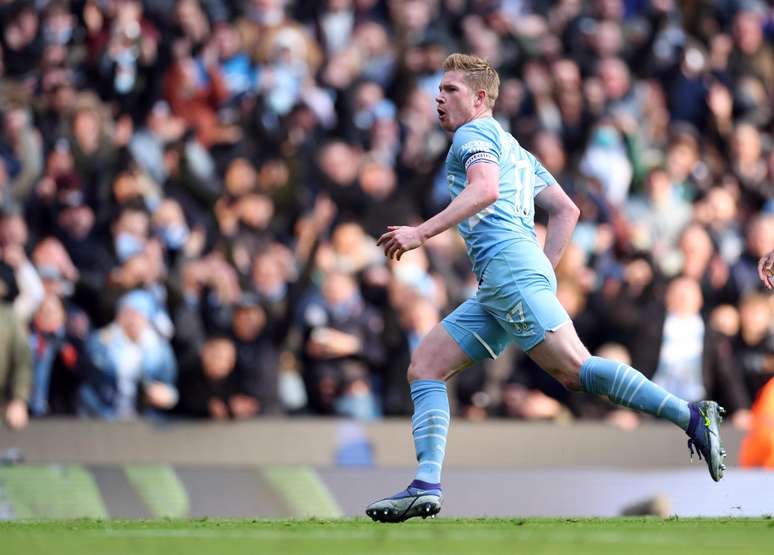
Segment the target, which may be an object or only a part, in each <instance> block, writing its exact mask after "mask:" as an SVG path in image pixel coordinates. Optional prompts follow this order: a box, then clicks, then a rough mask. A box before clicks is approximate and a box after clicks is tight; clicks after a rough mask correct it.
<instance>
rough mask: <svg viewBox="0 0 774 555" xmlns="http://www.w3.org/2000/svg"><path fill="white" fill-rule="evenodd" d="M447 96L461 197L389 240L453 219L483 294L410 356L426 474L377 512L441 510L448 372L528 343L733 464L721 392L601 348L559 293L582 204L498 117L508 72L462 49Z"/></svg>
mask: <svg viewBox="0 0 774 555" xmlns="http://www.w3.org/2000/svg"><path fill="white" fill-rule="evenodd" d="M443 69H444V74H443V78H442V80H441V84H440V87H439V93H438V96H437V97H436V99H435V101H436V103H437V111H438V118H439V120H440V124H441V127H443V129H445V130H446V131H449V132H451V133H453V134H454V137H453V141H452V146H451V148H450V150H449V154H448V156H447V158H446V168H447V173H448V178H447V179H448V185H449V189H450V190H451V195H452V201H451V203H450V204H449V205H448V206H447V207H446V208H445V209H444V210H443V211H441V212H440V213H438V214H437V215H435V216H433V217H432V218H430V219H429V220H427V221H425V222H424V223H422V224H421V225H419V226H416V227H410V226H390V227H388V228H387V231H386V233H384V234H383V235H382V236H381V237H380V238H379V240H378V241H377V244H378V245H380V246H382V247H383V248H384V252H385V254H386V256H388V257H389V258H393V257H395V258H397V259H400V257H401V256H402V255H403V253H405V252H406V251H409V250H411V249H415V248H417V247H419V246H420V245H422V244H423V243H424V242H425V241H426V240H427V239H428V238H430V237H433V236H434V235H436V234H438V233H441V232H442V231H444V230H446V229H448V228H450V227H451V226H453V225H456V226H457V229H458V230H459V232H460V233H461V234H462V236H463V238H464V239H465V243H466V246H467V251H468V256H469V257H470V260H471V262H472V264H473V271H474V272H475V273H476V275H477V277H478V279H479V287H478V291H477V293H476V295H475V297H473V298H470V299H468V300H467V301H465V302H464V303H462V304H461V305H460V306H459V307H457V309H455V310H454V311H453V312H452V313H451V314H449V315H448V316H447V317H446V318H444V320H443V321H442V322H441V323H440V324H438V325H436V326H435V328H433V329H432V330H431V331H430V332H429V333H428V334H427V336H425V338H424V339H423V340H422V342H421V343H420V345H419V346H418V347H417V349H416V350H415V351H414V353H413V355H412V358H411V363H410V365H409V368H408V380H409V385H410V389H411V399H412V401H413V403H414V416H413V419H412V424H413V429H412V433H413V436H414V446H415V448H416V453H417V461H418V467H417V471H416V479H415V480H414V481H412V482H411V484H409V486H408V487H407V488H406V489H405V490H403V491H401V492H399V493H397V494H396V495H393V496H392V497H387V498H385V499H381V500H379V501H376V502H374V503H372V504H370V505H369V506H368V507H367V508H366V514H367V515H368V516H370V517H371V518H372V519H374V520H379V521H388V522H400V521H403V520H406V519H408V518H411V517H416V516H422V517H427V516H432V515H435V514H436V513H438V511H440V510H441V500H442V494H441V467H442V463H443V457H444V452H445V450H446V436H447V431H448V428H449V420H450V414H449V402H448V398H447V393H446V381H447V380H448V379H449V378H451V377H452V376H453V375H454V374H456V373H457V372H459V371H461V370H463V369H464V368H465V367H467V366H468V365H470V364H471V363H473V362H475V361H479V360H482V359H484V358H495V357H497V356H498V355H499V354H500V353H501V352H502V351H503V350H504V349H505V348H506V347H507V346H508V345H509V344H510V343H512V342H514V341H515V342H516V343H518V344H519V346H520V347H521V348H522V349H523V350H524V351H525V352H526V353H527V354H528V355H529V356H530V357H531V358H532V359H533V360H534V361H535V362H536V363H537V364H539V365H540V367H541V368H543V369H544V370H545V371H546V372H548V373H550V374H551V375H552V376H554V377H555V378H556V379H557V380H559V381H560V382H561V383H562V384H563V385H564V386H565V387H567V388H569V389H572V390H578V391H587V392H590V393H595V394H598V395H606V396H607V397H608V398H609V399H610V400H611V401H613V402H614V403H617V404H619V405H623V406H625V407H629V408H632V409H637V410H640V411H643V412H646V413H648V414H652V415H654V416H656V417H659V418H664V419H667V420H669V421H671V422H674V423H675V424H677V425H678V426H680V428H682V429H683V430H685V431H686V433H687V434H688V437H689V440H688V446H689V448H690V449H691V453H693V447H695V448H696V449H697V450H698V453H699V454H700V455H701V456H703V457H704V458H705V459H706V461H707V465H708V466H709V471H710V475H711V476H712V479H713V480H715V481H717V480H720V479H721V478H722V476H723V471H724V470H725V466H724V464H723V458H724V457H725V452H724V450H723V447H722V445H721V442H720V436H719V433H718V424H719V423H720V422H721V421H722V414H723V412H724V411H723V409H722V408H721V407H719V406H718V405H717V403H715V402H713V401H701V402H697V403H688V402H686V401H684V400H682V399H679V398H677V397H675V396H674V395H672V394H670V393H669V392H667V391H665V390H664V389H662V388H661V387H659V386H658V385H656V384H654V383H653V382H651V381H650V380H648V379H647V378H645V376H643V375H642V374H641V373H640V372H638V371H637V370H635V369H634V368H631V367H630V366H627V365H626V364H619V363H617V362H613V361H611V360H607V359H604V358H599V357H593V356H591V355H590V354H589V352H588V350H586V347H584V345H583V344H582V343H581V341H580V340H579V339H578V335H577V334H576V332H575V328H574V327H573V325H572V322H571V321H570V318H569V316H568V315H567V312H565V310H564V308H562V305H561V304H559V301H558V300H557V298H556V295H555V293H556V276H555V274H554V268H555V267H556V265H557V263H558V262H559V259H560V258H561V256H562V253H563V252H564V249H565V247H566V246H567V244H568V242H569V241H570V237H571V235H572V232H573V229H574V227H575V223H576V222H577V219H578V214H579V210H578V208H577V207H576V206H575V204H574V203H573V202H572V201H571V200H570V198H569V197H568V196H567V195H566V194H565V193H564V191H563V190H562V188H561V187H560V186H559V185H558V184H557V183H556V180H555V179H554V178H553V177H552V176H551V175H550V174H549V173H548V171H546V169H545V168H544V167H543V166H542V165H541V164H540V162H539V161H538V160H537V159H536V158H535V157H534V156H533V155H532V154H530V153H529V152H527V151H526V150H524V149H523V148H522V147H521V146H519V143H518V142H517V141H516V139H514V138H513V136H511V135H510V134H509V133H507V132H505V131H504V130H503V128H502V127H501V126H500V124H499V123H498V122H497V120H495V119H494V118H493V117H492V107H493V106H494V103H495V100H496V99H497V94H498V89H499V84H500V80H499V77H498V75H497V72H496V71H495V70H494V69H493V68H492V66H491V65H489V63H488V62H486V60H483V59H481V58H477V57H474V56H468V55H464V54H452V55H450V56H449V57H448V58H446V60H445V61H444V64H443ZM535 205H538V206H540V207H542V208H543V209H545V210H546V211H547V213H548V216H549V218H548V228H547V235H546V240H545V247H544V248H543V249H542V250H541V248H540V246H539V245H538V242H537V239H536V236H535V229H534V210H535Z"/></svg>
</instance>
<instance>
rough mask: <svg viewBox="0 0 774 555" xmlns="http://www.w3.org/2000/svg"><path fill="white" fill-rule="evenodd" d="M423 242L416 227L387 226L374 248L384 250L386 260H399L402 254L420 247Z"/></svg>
mask: <svg viewBox="0 0 774 555" xmlns="http://www.w3.org/2000/svg"><path fill="white" fill-rule="evenodd" d="M424 242H425V240H424V237H422V234H421V233H420V232H419V228H417V227H411V226H407V225H400V226H396V225H388V226H387V233H384V234H383V235H382V236H381V237H379V240H378V241H377V242H376V246H378V247H382V248H384V255H385V256H386V257H387V258H393V257H395V259H396V260H400V257H401V256H403V253H404V252H406V251H410V250H413V249H415V248H417V247H421V246H422V243H424Z"/></svg>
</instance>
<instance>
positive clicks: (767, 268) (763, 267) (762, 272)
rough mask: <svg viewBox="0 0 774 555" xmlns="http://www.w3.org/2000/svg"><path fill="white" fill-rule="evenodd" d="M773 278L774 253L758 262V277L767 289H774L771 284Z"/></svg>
mask: <svg viewBox="0 0 774 555" xmlns="http://www.w3.org/2000/svg"><path fill="white" fill-rule="evenodd" d="M771 276H774V251H771V252H770V253H769V254H767V255H766V256H764V257H762V258H761V259H760V260H759V261H758V277H759V278H761V281H762V282H763V285H764V286H765V287H766V289H774V285H772V283H771Z"/></svg>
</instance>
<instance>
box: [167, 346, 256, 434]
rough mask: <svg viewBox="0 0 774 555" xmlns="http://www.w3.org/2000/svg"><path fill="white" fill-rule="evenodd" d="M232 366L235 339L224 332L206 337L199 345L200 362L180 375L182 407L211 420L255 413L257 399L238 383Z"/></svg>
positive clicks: (233, 365)
mask: <svg viewBox="0 0 774 555" xmlns="http://www.w3.org/2000/svg"><path fill="white" fill-rule="evenodd" d="M235 366H236V349H235V348H234V343H233V342H232V341H231V340H230V339H228V338H227V337H223V336H212V337H210V338H208V339H207V341H205V342H204V345H202V348H201V354H200V361H199V364H198V365H197V366H196V367H195V368H192V369H189V370H188V371H187V372H186V373H184V374H183V375H182V376H181V385H180V388H181V395H182V403H181V409H182V410H183V411H185V413H186V414H188V415H190V416H197V417H204V418H211V419H213V420H227V419H229V418H236V419H243V418H251V417H253V416H255V415H256V414H258V411H259V410H260V407H259V404H258V401H257V400H256V398H255V397H253V396H252V395H249V394H247V393H246V392H245V390H244V388H243V387H241V386H240V384H239V380H238V378H237V376H236V374H235V373H234V369H235Z"/></svg>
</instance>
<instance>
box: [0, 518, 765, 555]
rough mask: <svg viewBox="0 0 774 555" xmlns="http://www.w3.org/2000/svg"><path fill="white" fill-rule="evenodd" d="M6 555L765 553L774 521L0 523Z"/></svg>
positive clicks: (0, 538) (1, 546)
mask: <svg viewBox="0 0 774 555" xmlns="http://www.w3.org/2000/svg"><path fill="white" fill-rule="evenodd" d="M0 553H2V554H3V555H37V554H41V555H70V554H72V555H75V554H78V555H102V554H105V555H151V554H153V555H176V554H181V555H182V554H186V555H200V554H201V555H229V554H237V553H239V554H243V553H244V554H248V553H249V554H251V555H257V554H264V553H265V554H277V555H294V554H302V553H303V554H310V555H311V554H315V555H328V554H331V555H350V554H358V555H361V554H362V555H367V554H378V553H385V554H390V555H401V554H427V555H455V554H460V555H462V554H464V555H475V554H479V553H480V554H485V555H498V554H509V555H511V554H520V553H524V554H530V555H540V554H554V553H562V554H564V553H567V554H573V555H581V554H586V553H588V554H594V555H597V554H607V553H609V554H624V555H637V554H643V555H645V554H647V555H652V554H663V555H672V554H676V555H690V554H693V553H696V554H701V555H707V554H718V553H721V554H728V555H731V554H733V555H740V554H753V553H755V554H759V553H760V554H764V553H765V554H768V555H770V554H771V553H774V519H771V518H760V519H742V518H739V519H734V518H727V519H682V518H680V519H678V518H670V519H665V520H662V519H657V518H625V519H624V518H621V519H533V518H513V519H452V518H438V519H435V520H427V521H421V520H420V521H410V522H406V523H403V524H377V523H374V522H371V521H370V520H367V519H365V518H363V519H341V520H319V519H311V520H211V519H199V520H196V519H194V520H146V521H118V520H110V521H109V520H105V521H95V520H71V521H26V522H0Z"/></svg>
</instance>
